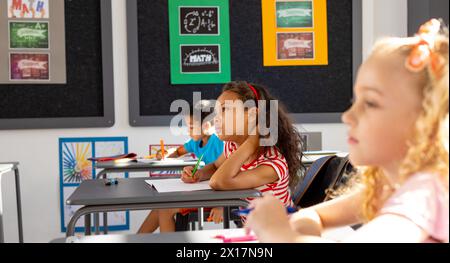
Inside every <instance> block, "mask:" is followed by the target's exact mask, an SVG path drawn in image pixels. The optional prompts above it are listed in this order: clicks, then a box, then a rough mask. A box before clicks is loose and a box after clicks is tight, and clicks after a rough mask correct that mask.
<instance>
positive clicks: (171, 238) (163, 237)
mask: <svg viewBox="0 0 450 263" xmlns="http://www.w3.org/2000/svg"><path fill="white" fill-rule="evenodd" d="M353 232H354V230H353V229H352V228H350V227H343V228H336V229H333V230H328V231H326V232H325V233H324V234H323V237H324V238H326V239H330V240H334V241H340V240H343V239H344V238H346V237H348V236H349V235H351V234H352V233H353ZM218 235H223V236H225V237H227V238H228V237H239V236H244V235H245V231H244V229H227V230H224V229H219V230H205V231H191V232H176V233H168V234H145V235H103V236H87V237H70V238H67V239H58V240H55V241H54V242H67V243H223V241H222V240H220V239H216V238H215V237H216V236H218ZM251 243H252V242H251ZM253 243H254V242H253Z"/></svg>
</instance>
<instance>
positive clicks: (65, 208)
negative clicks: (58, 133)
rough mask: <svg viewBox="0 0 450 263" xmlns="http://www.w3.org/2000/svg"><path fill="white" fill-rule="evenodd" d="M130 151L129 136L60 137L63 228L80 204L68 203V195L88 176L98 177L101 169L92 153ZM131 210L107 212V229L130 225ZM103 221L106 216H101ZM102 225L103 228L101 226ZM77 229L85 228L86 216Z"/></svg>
mask: <svg viewBox="0 0 450 263" xmlns="http://www.w3.org/2000/svg"><path fill="white" fill-rule="evenodd" d="M126 153H128V138H126V137H115V138H61V139H59V173H60V199H61V200H60V202H61V231H62V232H66V230H67V224H68V222H69V220H70V219H71V218H72V216H73V214H74V213H75V212H76V210H77V209H78V208H79V207H77V206H70V205H67V204H66V201H67V199H68V198H69V197H70V196H71V195H72V193H73V192H74V191H75V190H76V188H77V187H78V186H79V185H80V184H81V183H82V182H83V181H85V180H91V179H95V176H94V175H96V174H98V172H100V171H99V170H97V169H95V166H94V165H93V164H92V162H91V161H89V160H88V159H89V158H93V157H107V156H116V155H120V154H126ZM108 177H114V178H126V177H128V174H126V173H122V174H111V175H108ZM129 217H130V216H129V212H114V213H108V230H111V231H119V230H128V229H129V228H130V223H129V222H130V218H129ZM100 219H101V221H100V225H103V222H102V221H103V217H101V218H100ZM101 229H102V228H101ZM75 230H76V231H77V232H83V231H84V227H83V220H79V222H77V224H76V229H75Z"/></svg>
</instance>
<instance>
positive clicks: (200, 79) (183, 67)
mask: <svg viewBox="0 0 450 263" xmlns="http://www.w3.org/2000/svg"><path fill="white" fill-rule="evenodd" d="M229 23H230V22H229V5H228V0H169V28H170V60H171V61H170V64H171V83H172V84H174V85H177V84H214V83H226V82H229V81H230V80H231V65H230V64H231V57H230V25H229Z"/></svg>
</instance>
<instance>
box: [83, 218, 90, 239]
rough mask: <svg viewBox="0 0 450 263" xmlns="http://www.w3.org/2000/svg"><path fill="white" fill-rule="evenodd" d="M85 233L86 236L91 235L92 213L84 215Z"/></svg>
mask: <svg viewBox="0 0 450 263" xmlns="http://www.w3.org/2000/svg"><path fill="white" fill-rule="evenodd" d="M84 234H85V235H86V236H90V235H91V215H90V214H87V215H85V216H84Z"/></svg>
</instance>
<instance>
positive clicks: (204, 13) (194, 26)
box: [180, 7, 219, 35]
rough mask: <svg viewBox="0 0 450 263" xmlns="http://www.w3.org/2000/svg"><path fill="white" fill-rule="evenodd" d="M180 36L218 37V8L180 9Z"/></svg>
mask: <svg viewBox="0 0 450 263" xmlns="http://www.w3.org/2000/svg"><path fill="white" fill-rule="evenodd" d="M180 34H181V35H219V7H180Z"/></svg>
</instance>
